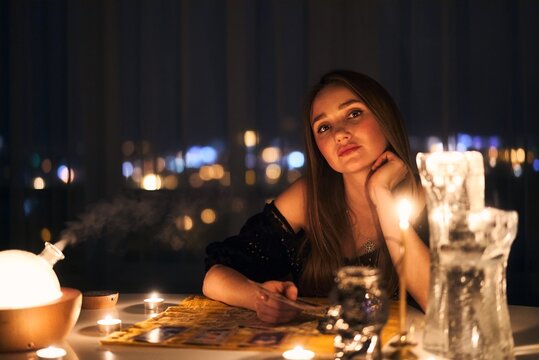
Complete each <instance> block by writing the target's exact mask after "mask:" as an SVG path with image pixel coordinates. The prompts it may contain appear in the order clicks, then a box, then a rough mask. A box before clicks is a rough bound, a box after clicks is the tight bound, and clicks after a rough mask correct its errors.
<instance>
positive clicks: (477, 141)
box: [472, 136, 483, 150]
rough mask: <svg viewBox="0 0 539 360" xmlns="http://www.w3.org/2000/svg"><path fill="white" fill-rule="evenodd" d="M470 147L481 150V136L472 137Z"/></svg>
mask: <svg viewBox="0 0 539 360" xmlns="http://www.w3.org/2000/svg"><path fill="white" fill-rule="evenodd" d="M472 147H473V148H474V149H478V150H479V149H482V148H483V139H481V136H474V137H473V139H472Z"/></svg>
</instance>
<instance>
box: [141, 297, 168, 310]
mask: <svg viewBox="0 0 539 360" xmlns="http://www.w3.org/2000/svg"><path fill="white" fill-rule="evenodd" d="M164 302H165V299H163V298H160V297H158V296H157V295H155V294H154V295H152V296H151V297H149V298H147V299H144V308H145V309H146V310H152V311H155V310H158V309H159V308H160V307H161V306H162V305H163V303H164Z"/></svg>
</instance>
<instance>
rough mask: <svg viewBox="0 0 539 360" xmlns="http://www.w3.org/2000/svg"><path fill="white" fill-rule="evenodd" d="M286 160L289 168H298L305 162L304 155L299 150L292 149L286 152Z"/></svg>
mask: <svg viewBox="0 0 539 360" xmlns="http://www.w3.org/2000/svg"><path fill="white" fill-rule="evenodd" d="M286 161H287V162H288V168H289V169H296V168H300V167H302V166H303V164H305V156H303V153H302V152H300V151H292V152H291V153H290V154H288V157H287V158H286Z"/></svg>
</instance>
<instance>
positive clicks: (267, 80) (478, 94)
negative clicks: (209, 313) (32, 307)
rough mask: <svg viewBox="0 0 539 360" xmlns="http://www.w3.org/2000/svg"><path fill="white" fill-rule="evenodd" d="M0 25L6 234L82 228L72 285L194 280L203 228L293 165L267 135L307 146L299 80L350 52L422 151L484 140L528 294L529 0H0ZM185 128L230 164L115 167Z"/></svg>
mask: <svg viewBox="0 0 539 360" xmlns="http://www.w3.org/2000/svg"><path fill="white" fill-rule="evenodd" d="M0 31H1V34H0V194H1V204H0V248H1V249H8V248H20V249H26V250H29V251H32V252H39V250H40V248H41V247H42V242H43V241H44V240H46V239H50V240H51V241H56V240H58V239H59V238H61V237H62V232H63V231H64V230H65V229H69V228H73V229H76V230H77V231H78V232H77V235H78V241H77V243H76V244H73V245H72V246H68V248H66V251H65V252H66V260H64V261H63V262H61V263H59V264H58V265H57V267H56V269H57V272H58V273H59V276H60V280H61V283H62V284H63V285H64V286H72V287H76V288H80V289H82V290H86V289H92V288H94V289H95V288H105V287H107V288H116V289H119V290H120V291H146V290H150V289H154V288H157V289H160V290H162V291H171V292H199V291H200V281H201V279H202V277H203V248H204V246H205V245H206V244H207V243H208V242H210V241H213V240H219V239H222V238H224V237H226V236H228V235H231V234H233V233H235V232H237V231H238V230H239V227H240V226H241V225H242V223H243V222H244V221H245V219H246V218H247V216H249V215H250V214H252V213H254V212H257V211H259V210H261V208H262V207H263V204H264V201H266V200H268V199H270V198H271V197H273V196H275V195H276V194H278V192H279V191H281V190H282V189H283V188H284V187H285V186H287V184H289V182H290V181H292V180H293V178H294V176H293V175H294V172H293V171H292V170H291V169H287V168H286V166H285V165H284V164H281V165H283V167H282V169H283V170H282V174H281V176H280V177H279V178H278V179H277V180H276V181H273V182H268V181H266V180H265V175H264V171H265V167H264V166H265V165H263V161H262V160H261V156H260V154H261V151H262V150H263V149H264V148H265V147H268V146H274V147H277V148H279V149H280V150H281V152H282V154H288V153H290V152H292V151H301V150H302V124H301V118H300V114H301V105H302V101H303V96H304V93H305V91H306V89H307V88H308V86H309V85H310V84H312V83H313V82H314V81H315V80H316V79H317V78H318V77H319V76H320V75H321V74H322V73H324V72H326V71H328V70H331V69H335V68H349V69H353V70H357V71H361V72H364V73H366V74H369V75H370V76H372V77H374V78H375V79H377V80H379V81H380V82H381V83H382V84H383V85H384V86H385V87H386V88H387V89H388V90H389V91H390V93H391V94H392V95H393V96H394V98H395V99H396V101H397V103H398V104H399V106H400V108H401V111H402V112H403V114H404V118H405V120H406V125H407V129H408V131H409V133H410V136H411V140H412V146H413V150H414V151H416V152H417V151H428V150H429V144H430V143H431V142H432V141H437V140H432V139H433V138H434V137H436V138H437V139H439V140H440V141H443V142H444V143H445V146H446V148H451V147H455V146H457V143H458V142H459V139H465V138H467V137H466V136H468V138H469V139H471V145H469V146H468V148H476V149H478V150H480V151H482V153H483V155H484V156H485V158H486V188H487V189H486V197H487V204H488V205H492V206H496V207H500V208H505V209H515V210H517V211H518V213H519V232H518V236H517V240H516V241H515V243H514V245H513V247H512V251H511V257H510V261H509V271H508V292H509V300H510V302H511V303H514V304H526V305H535V306H539V288H538V287H537V286H534V285H533V284H537V283H538V281H539V265H538V262H537V261H536V259H537V258H538V257H539V244H538V242H537V240H538V235H537V234H538V233H539V225H538V223H539V221H538V220H539V209H538V205H537V203H538V201H537V199H539V196H538V188H539V181H538V179H539V173H538V171H539V160H537V159H538V158H539V147H538V143H539V121H538V118H539V105H538V102H537V98H538V96H539V81H538V80H539V70H538V66H537V64H539V47H538V46H537V44H539V2H537V1H534V0H528V1H526V0H518V1H512V0H495V1H491V0H479V1H412V0H402V1H393V0H392V1H390V0H384V1H366V0H365V1H358V0H335V1H308V0H304V1H300V0H294V1H278V0H274V1H269V0H265V1H250V0H232V1H217V0H213V1H211V0H183V1H180V0H178V1H173V0H152V1H150V0H148V1H143V0H101V1H99V0H92V1H90V0H88V1H82V0H64V1H60V0H58V1H48V0H46V1H43V0H36V1H30V0H22V1H21V0H11V1H9V0H0ZM246 130H255V131H257V132H258V143H257V145H256V146H255V147H254V148H246V146H245V145H244V143H243V134H244V132H245V131H246ZM463 135H464V137H463ZM193 146H200V147H204V146H211V147H212V148H213V149H216V150H217V152H218V162H219V163H220V164H221V165H222V166H223V167H224V169H225V173H226V175H225V177H224V178H222V179H221V180H219V181H217V180H214V181H207V182H204V183H203V184H202V185H200V181H199V179H198V180H197V178H196V176H197V175H196V174H197V171H198V169H190V168H187V167H186V168H185V170H184V171H182V172H179V171H176V173H174V174H171V175H172V176H173V178H171V179H172V180H173V181H176V186H171V187H169V188H166V189H165V188H162V189H161V190H158V191H145V190H143V189H142V188H141V186H140V183H137V182H134V181H133V180H132V178H131V177H129V176H125V174H123V173H122V169H123V167H124V165H125V164H124V163H125V162H126V161H128V162H130V163H131V164H135V165H136V164H138V166H139V168H140V169H141V172H142V174H143V175H144V174H146V173H150V172H152V171H154V170H155V169H157V168H159V166H161V165H159V164H160V163H161V162H163V161H165V162H166V164H168V163H169V161H172V160H171V159H172V158H173V157H175V158H176V159H180V160H182V159H183V160H186V157H187V155H186V154H187V151H188V149H189V148H191V147H193ZM490 146H495V147H496V148H497V150H498V158H497V162H496V165H495V166H490V165H489V164H488V151H489V147H490ZM522 154H524V155H523V156H524V157H523V158H522ZM167 159H168V160H167ZM253 159H254V160H253ZM253 161H254V165H252V162H253ZM283 161H284V160H283ZM250 164H251V165H250ZM62 165H63V166H66V167H67V168H71V169H73V170H74V178H73V179H69V181H68V182H67V183H65V182H62V181H61V180H59V178H58V174H57V172H58V168H59V167H60V166H62ZM180 165H182V164H180ZM183 165H185V164H183ZM183 165H182V166H183ZM178 166H179V165H178ZM167 169H169V167H168V165H167ZM176 170H178V169H177V168H176ZM249 170H252V171H253V172H254V174H255V175H256V177H255V180H254V182H251V183H246V177H247V175H246V173H247V172H249ZM300 172H301V169H300ZM37 177H39V178H41V179H43V181H44V188H43V189H37V188H36V183H35V181H36V178H37ZM172 180H171V181H172ZM197 181H198V183H197ZM197 184H198V185H197ZM38 187H39V186H38ZM204 209H213V210H214V211H215V213H216V214H217V217H216V220H215V222H211V223H209V224H206V223H204V222H203V221H201V219H200V214H201V212H202V211H203V210H204ZM141 214H142V215H141ZM144 214H146V215H147V217H145V215H144ZM186 216H189V219H191V220H190V221H191V222H192V229H191V230H189V231H188V230H186V229H187V227H186V225H185V224H186V221H187V220H186ZM182 224H183V225H182ZM86 225H88V226H86ZM172 225H175V226H176V227H175V228H174V226H172ZM182 226H183V227H182Z"/></svg>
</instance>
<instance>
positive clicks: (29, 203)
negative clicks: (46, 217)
mask: <svg viewBox="0 0 539 360" xmlns="http://www.w3.org/2000/svg"><path fill="white" fill-rule="evenodd" d="M22 206H23V209H24V215H25V216H28V215H30V212H32V201H30V200H29V199H26V200H24V203H23V205H22Z"/></svg>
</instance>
